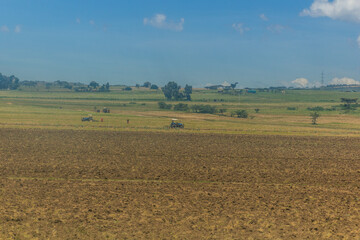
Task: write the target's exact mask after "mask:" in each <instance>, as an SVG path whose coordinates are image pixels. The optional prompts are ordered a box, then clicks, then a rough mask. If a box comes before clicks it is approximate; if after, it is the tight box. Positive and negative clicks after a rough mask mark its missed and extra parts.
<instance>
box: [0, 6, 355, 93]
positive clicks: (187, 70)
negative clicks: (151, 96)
mask: <svg viewBox="0 0 360 240" xmlns="http://www.w3.org/2000/svg"><path fill="white" fill-rule="evenodd" d="M0 9H1V10H2V14H1V16H0V66H1V67H0V72H1V73H2V74H4V75H16V76H17V77H19V78H20V79H21V80H37V81H56V80H62V81H71V82H83V83H85V82H90V81H97V82H99V83H106V82H109V83H110V84H112V85H116V84H126V85H134V84H135V83H140V84H141V83H143V82H145V81H149V82H151V83H154V84H158V85H164V84H165V83H167V82H169V81H176V82H177V83H179V84H180V85H182V86H184V85H185V84H191V85H193V86H194V87H202V86H205V85H207V84H221V83H223V82H224V81H227V82H239V87H269V86H280V85H285V86H304V87H306V86H308V87H311V86H314V85H315V86H318V85H319V84H320V83H321V73H322V72H324V83H325V84H331V83H349V84H350V83H360V82H358V81H360V67H359V63H360V61H359V60H360V57H359V53H360V51H359V50H360V17H359V16H360V1H359V2H355V1H351V0H335V1H331V2H329V1H326V0H293V1H287V0H275V1H266V0H253V1H235V0H229V1H220V0H217V1H205V0H198V1H188V0H181V1H178V0H176V1H165V0H162V1H160V0H157V1H151V2H150V1H140V0H132V1H115V0H112V1H86V3H83V2H80V1H77V2H74V1H68V0H65V1H56V2H55V1H53V2H47V1H40V0H39V1H31V2H30V1H26V0H13V1H8V0H0Z"/></svg>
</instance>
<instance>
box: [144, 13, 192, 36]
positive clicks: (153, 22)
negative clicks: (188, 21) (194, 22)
mask: <svg viewBox="0 0 360 240" xmlns="http://www.w3.org/2000/svg"><path fill="white" fill-rule="evenodd" d="M166 18H167V17H166V15H164V14H156V15H155V16H153V17H152V18H144V25H150V26H153V27H156V28H160V29H166V30H172V31H176V32H181V31H182V30H183V29H184V22H185V20H184V18H181V19H180V21H179V22H177V23H175V22H172V21H167V19H166Z"/></svg>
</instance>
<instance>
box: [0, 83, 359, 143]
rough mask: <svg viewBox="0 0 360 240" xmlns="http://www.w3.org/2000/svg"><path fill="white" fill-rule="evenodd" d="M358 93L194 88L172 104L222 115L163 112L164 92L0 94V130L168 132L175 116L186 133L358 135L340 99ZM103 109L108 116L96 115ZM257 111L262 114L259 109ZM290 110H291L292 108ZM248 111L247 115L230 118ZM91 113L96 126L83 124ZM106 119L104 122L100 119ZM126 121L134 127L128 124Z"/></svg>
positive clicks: (352, 114)
mask: <svg viewBox="0 0 360 240" xmlns="http://www.w3.org/2000/svg"><path fill="white" fill-rule="evenodd" d="M358 96H359V93H354V92H338V91H318V90H289V91H287V92H286V94H279V93H270V92H259V93H257V94H245V95H240V96H233V95H229V94H221V93H218V92H217V91H209V90H201V89H197V90H196V89H195V90H194V92H193V94H192V98H193V101H191V102H186V101H183V102H175V101H170V102H167V103H168V104H172V105H175V104H178V103H183V104H188V105H189V106H190V107H191V106H193V105H210V106H212V107H215V108H216V109H217V110H220V109H222V110H224V111H225V112H224V113H222V114H220V113H219V112H218V113H216V114H199V113H193V112H192V111H190V110H189V111H175V110H173V109H171V110H167V109H160V108H159V106H158V102H160V101H164V100H165V98H164V95H163V94H162V93H161V91H160V90H158V91H153V90H144V89H140V90H133V91H130V92H127V91H120V90H119V89H115V90H112V91H111V92H109V93H75V92H67V91H49V92H48V91H39V92H37V91H0V128H23V129H27V128H41V129H73V130H74V129H78V130H79V129H80V130H101V131H106V130H109V131H152V132H169V129H168V127H169V124H170V122H171V119H172V118H177V119H179V120H180V121H182V122H183V123H184V124H185V126H186V127H185V129H184V130H183V132H187V133H228V134H257V135H305V136H311V135H314V136H357V137H358V136H360V118H359V116H360V110H359V109H357V108H354V109H352V110H350V111H346V110H344V109H342V108H341V102H340V99H341V98H358ZM103 107H107V108H110V109H111V113H110V114H104V113H101V112H100V113H98V112H97V111H98V110H100V111H101V110H102V109H103ZM314 107H318V108H323V109H324V110H322V111H320V112H319V113H320V118H319V119H318V123H319V124H318V125H316V126H313V125H312V124H311V118H310V113H311V111H310V110H309V109H308V108H314ZM255 109H258V112H256V111H255ZM290 109H291V110H290ZM236 110H246V111H247V112H248V115H249V117H248V118H247V119H241V118H236V117H231V113H232V112H234V111H236ZM88 115H92V116H93V117H94V119H95V120H97V122H91V123H89V122H82V121H81V118H82V117H87V116H88ZM101 118H103V120H104V121H103V122H100V119H101ZM127 120H129V121H130V124H127Z"/></svg>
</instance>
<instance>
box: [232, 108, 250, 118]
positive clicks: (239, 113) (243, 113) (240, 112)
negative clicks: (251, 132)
mask: <svg viewBox="0 0 360 240" xmlns="http://www.w3.org/2000/svg"><path fill="white" fill-rule="evenodd" d="M234 115H237V117H238V118H248V116H249V115H248V113H247V111H246V110H237V111H235V112H234Z"/></svg>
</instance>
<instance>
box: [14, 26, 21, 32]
mask: <svg viewBox="0 0 360 240" xmlns="http://www.w3.org/2000/svg"><path fill="white" fill-rule="evenodd" d="M14 32H16V33H20V32H21V26H20V25H16V26H15V29H14Z"/></svg>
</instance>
